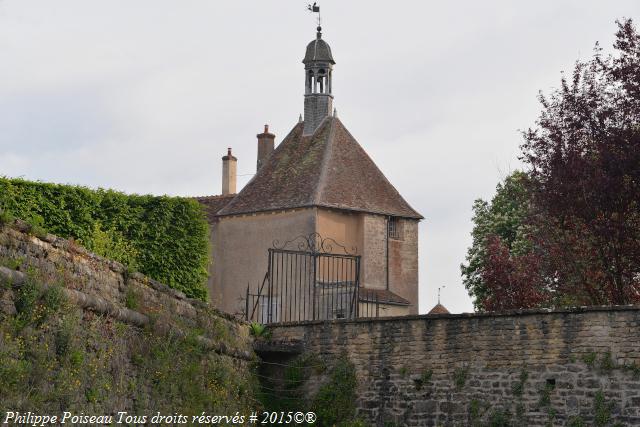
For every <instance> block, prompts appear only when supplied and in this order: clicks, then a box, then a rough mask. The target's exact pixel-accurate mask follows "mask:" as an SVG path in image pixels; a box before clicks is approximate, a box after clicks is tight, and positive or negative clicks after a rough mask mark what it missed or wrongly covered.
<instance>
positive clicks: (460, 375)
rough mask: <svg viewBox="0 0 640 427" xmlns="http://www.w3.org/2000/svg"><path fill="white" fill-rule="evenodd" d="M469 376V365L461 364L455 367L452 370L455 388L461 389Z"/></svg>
mask: <svg viewBox="0 0 640 427" xmlns="http://www.w3.org/2000/svg"><path fill="white" fill-rule="evenodd" d="M468 378H469V367H468V366H462V367H459V368H456V370H455V371H454V372H453V383H454V385H455V386H456V390H462V388H463V387H464V385H465V384H466V383H467V379H468Z"/></svg>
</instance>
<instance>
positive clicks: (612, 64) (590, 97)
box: [522, 19, 640, 305]
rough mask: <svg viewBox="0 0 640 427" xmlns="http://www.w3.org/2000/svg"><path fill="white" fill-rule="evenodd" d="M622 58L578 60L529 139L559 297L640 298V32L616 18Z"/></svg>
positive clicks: (547, 100) (593, 300) (592, 300)
mask: <svg viewBox="0 0 640 427" xmlns="http://www.w3.org/2000/svg"><path fill="white" fill-rule="evenodd" d="M614 47H615V49H616V51H617V53H618V54H617V56H608V57H606V58H603V57H602V55H601V52H600V49H599V47H598V46H596V51H595V54H594V57H593V59H592V60H591V61H589V62H586V63H583V62H578V63H577V64H576V67H575V70H574V73H573V76H572V80H571V82H569V81H567V80H566V79H564V78H563V79H562V85H561V88H560V89H558V90H556V91H555V92H553V93H552V94H551V96H549V97H544V96H542V95H541V96H540V102H541V103H542V106H543V111H542V113H541V115H540V118H539V119H538V122H537V126H536V128H535V129H530V130H528V131H527V132H525V134H524V138H525V142H524V144H523V145H522V151H523V155H522V160H524V161H525V162H526V163H527V164H528V165H529V166H530V168H531V170H530V175H531V178H532V180H531V182H532V183H533V185H532V187H531V188H532V200H533V206H534V207H535V216H534V218H533V221H535V222H536V224H537V226H538V228H539V230H540V233H539V236H540V241H542V242H544V243H545V244H546V246H547V254H548V256H549V261H550V267H551V268H552V269H551V270H550V271H549V272H548V274H550V275H555V276H556V277H555V279H556V281H557V285H556V288H557V289H556V293H557V295H558V296H562V295H565V296H571V298H569V300H571V301H573V302H575V303H580V304H588V305H592V304H629V303H633V302H637V301H639V300H640V210H639V208H640V206H639V205H638V203H639V201H640V35H639V34H638V33H637V31H636V29H635V27H634V26H633V23H632V21H631V20H630V19H629V20H626V21H624V22H618V32H617V33H616V42H615V44H614Z"/></svg>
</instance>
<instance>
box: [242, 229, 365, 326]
mask: <svg viewBox="0 0 640 427" xmlns="http://www.w3.org/2000/svg"><path fill="white" fill-rule="evenodd" d="M355 253H356V249H355V248H352V249H351V250H348V249H347V248H346V247H344V246H343V245H340V244H339V243H337V242H336V241H335V240H333V239H329V238H323V237H322V236H320V235H319V234H318V233H313V234H311V235H309V236H299V237H297V238H295V239H292V240H289V241H286V242H284V243H282V244H281V243H280V242H279V241H277V240H276V241H274V242H273V247H272V248H270V249H269V251H268V256H269V258H268V270H267V273H266V275H265V277H264V280H263V282H262V284H261V286H260V287H259V289H258V293H257V294H251V293H250V292H249V287H247V295H246V307H245V309H246V318H247V320H250V321H256V322H260V323H264V324H267V323H279V322H298V321H305V320H329V319H353V318H357V317H358V311H359V285H360V256H359V255H355Z"/></svg>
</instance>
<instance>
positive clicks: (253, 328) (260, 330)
mask: <svg viewBox="0 0 640 427" xmlns="http://www.w3.org/2000/svg"><path fill="white" fill-rule="evenodd" d="M249 332H250V333H251V335H253V336H254V337H256V338H265V339H269V337H270V335H271V333H270V332H271V331H269V329H268V328H267V326H266V325H263V324H262V323H258V322H251V325H249Z"/></svg>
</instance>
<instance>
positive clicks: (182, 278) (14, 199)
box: [0, 177, 209, 300]
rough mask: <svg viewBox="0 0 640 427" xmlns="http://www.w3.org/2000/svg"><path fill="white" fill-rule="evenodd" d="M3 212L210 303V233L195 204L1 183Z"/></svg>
mask: <svg viewBox="0 0 640 427" xmlns="http://www.w3.org/2000/svg"><path fill="white" fill-rule="evenodd" d="M0 210H2V211H4V215H7V214H9V215H12V216H14V217H16V218H20V219H23V220H25V221H27V222H29V223H31V224H33V225H34V226H36V227H43V228H44V229H45V230H46V231H48V232H50V233H53V234H56V235H58V236H60V237H64V238H72V239H74V240H76V241H78V243H80V244H81V245H83V246H85V247H86V248H87V249H89V250H92V251H94V252H96V253H97V254H99V255H102V256H105V257H107V258H112V259H114V260H116V261H119V262H122V263H123V264H126V265H127V266H128V267H129V268H131V269H134V270H137V271H140V272H141V273H144V274H146V275H147V276H149V277H151V278H153V279H156V280H158V281H160V282H162V283H165V284H167V285H168V286H170V287H172V288H175V289H178V290H180V291H182V292H184V293H185V294H186V295H187V296H189V297H191V298H198V299H201V300H206V297H207V291H206V279H207V265H208V235H209V231H208V226H207V222H206V218H205V214H204V212H203V210H202V208H201V207H200V205H199V204H198V203H197V202H196V201H195V200H191V199H186V198H180V197H168V196H160V197H157V196H148V195H147V196H140V195H127V194H123V193H120V192H117V191H113V190H104V189H99V190H91V189H88V188H85V187H80V186H71V185H58V184H48V183H42V182H32V181H26V180H23V179H12V178H2V177H0Z"/></svg>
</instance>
